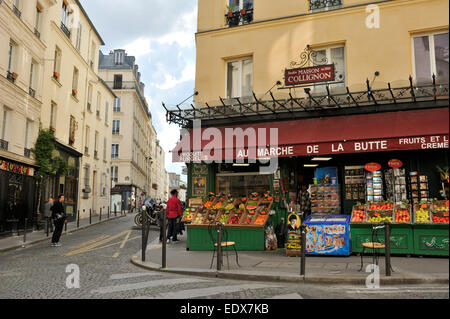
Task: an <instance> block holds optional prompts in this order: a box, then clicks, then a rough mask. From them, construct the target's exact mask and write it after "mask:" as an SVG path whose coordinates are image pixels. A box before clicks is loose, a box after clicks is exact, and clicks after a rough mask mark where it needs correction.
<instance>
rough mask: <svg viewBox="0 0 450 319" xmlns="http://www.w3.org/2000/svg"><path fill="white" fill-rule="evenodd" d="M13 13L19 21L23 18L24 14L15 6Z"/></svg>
mask: <svg viewBox="0 0 450 319" xmlns="http://www.w3.org/2000/svg"><path fill="white" fill-rule="evenodd" d="M13 11H14V13H15V14H16V16H17V17H18V18H19V19H20V18H21V17H22V12H20V10H19V9H17V7H16V6H13Z"/></svg>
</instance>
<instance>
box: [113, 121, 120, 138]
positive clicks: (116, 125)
mask: <svg viewBox="0 0 450 319" xmlns="http://www.w3.org/2000/svg"><path fill="white" fill-rule="evenodd" d="M112 134H113V135H120V120H113V129H112Z"/></svg>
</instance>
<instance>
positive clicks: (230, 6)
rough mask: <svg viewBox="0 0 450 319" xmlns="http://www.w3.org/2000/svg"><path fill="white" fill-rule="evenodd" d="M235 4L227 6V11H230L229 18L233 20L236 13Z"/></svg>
mask: <svg viewBox="0 0 450 319" xmlns="http://www.w3.org/2000/svg"><path fill="white" fill-rule="evenodd" d="M234 8H235V6H234V4H230V5H229V6H227V10H228V14H227V16H228V18H232V17H233V12H234Z"/></svg>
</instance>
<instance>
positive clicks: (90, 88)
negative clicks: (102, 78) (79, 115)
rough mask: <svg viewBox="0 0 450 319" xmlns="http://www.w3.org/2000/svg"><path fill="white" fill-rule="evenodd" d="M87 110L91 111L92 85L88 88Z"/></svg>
mask: <svg viewBox="0 0 450 319" xmlns="http://www.w3.org/2000/svg"><path fill="white" fill-rule="evenodd" d="M87 109H88V111H89V112H91V110H92V84H89V86H88V103H87Z"/></svg>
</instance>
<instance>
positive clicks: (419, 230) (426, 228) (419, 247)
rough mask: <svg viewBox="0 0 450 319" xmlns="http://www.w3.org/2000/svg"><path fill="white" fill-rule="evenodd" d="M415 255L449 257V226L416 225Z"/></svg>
mask: <svg viewBox="0 0 450 319" xmlns="http://www.w3.org/2000/svg"><path fill="white" fill-rule="evenodd" d="M413 232H414V254H415V255H420V256H422V255H424V256H447V257H448V256H449V254H448V241H449V233H448V232H449V225H448V224H428V225H427V224H414V225H413Z"/></svg>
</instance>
